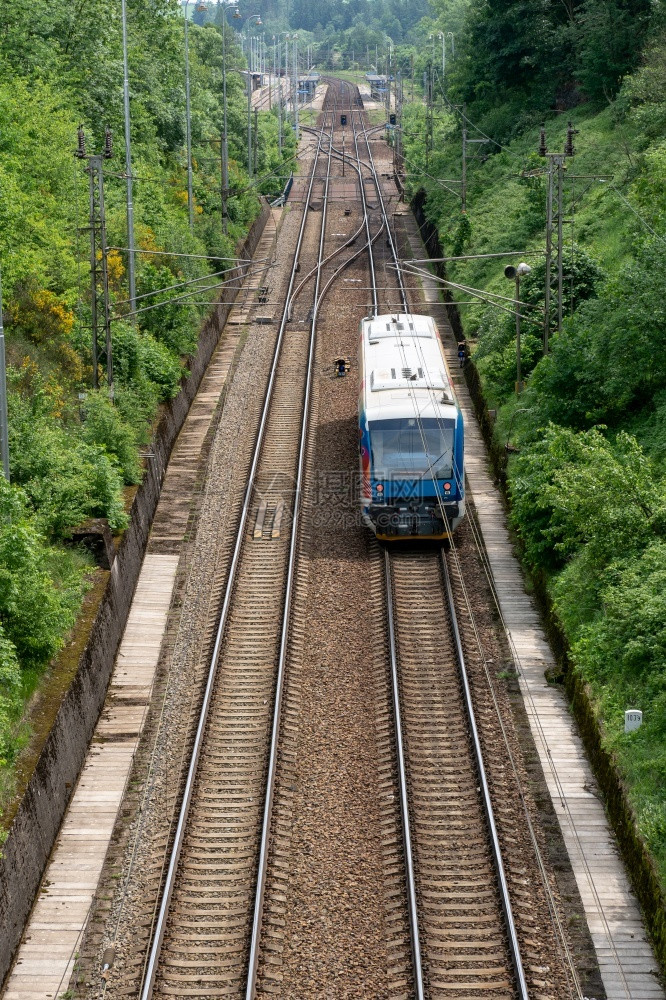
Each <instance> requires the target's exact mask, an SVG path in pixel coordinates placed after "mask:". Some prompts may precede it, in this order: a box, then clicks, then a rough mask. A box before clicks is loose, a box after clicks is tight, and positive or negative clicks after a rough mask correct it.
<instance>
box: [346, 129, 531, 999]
mask: <svg viewBox="0 0 666 1000" xmlns="http://www.w3.org/2000/svg"><path fill="white" fill-rule="evenodd" d="M369 131H372V130H365V141H366V145H367V148H368V156H369V159H370V163H371V164H372V172H373V176H374V180H375V185H376V188H377V195H378V198H379V202H380V206H381V211H382V216H383V218H384V223H385V226H386V229H387V232H388V235H389V245H390V248H391V255H392V257H393V261H394V264H395V266H396V271H397V276H398V282H399V284H400V292H401V297H402V301H403V306H404V308H405V312H408V311H409V305H408V298H407V290H406V288H405V285H404V282H403V280H402V274H401V268H400V260H399V258H398V253H397V250H396V246H395V242H394V240H393V234H392V233H391V228H390V225H389V221H388V215H387V212H386V205H385V202H384V198H383V194H382V190H381V184H380V181H379V177H378V175H377V168H376V166H375V161H374V157H373V155H372V150H371V148H370V142H369V140H368V132H369ZM384 557H385V571H386V593H387V604H388V622H389V643H390V653H391V669H392V674H393V667H394V664H395V662H396V653H395V649H396V645H395V631H394V619H393V606H392V588H391V586H390V584H391V569H390V556H389V553H388V551H385V553H384ZM441 564H442V573H443V578H444V585H445V590H446V596H447V603H448V606H449V612H450V616H451V628H452V631H453V637H454V642H455V647H456V658H457V661H458V669H459V672H460V677H461V683H462V687H463V695H464V701H465V708H466V712H467V717H468V722H469V728H470V734H471V736H472V744H473V748H474V758H475V762H476V767H477V773H478V777H479V782H480V788H481V793H482V802H483V809H484V813H485V816H486V822H487V824H488V831H489V835H490V841H491V847H492V855H493V865H494V868H495V872H496V875H497V879H498V882H499V885H500V904H501V907H502V912H503V914H504V920H505V924H506V930H507V934H508V938H509V953H510V958H511V963H512V965H513V970H514V974H515V977H516V982H517V985H518V990H519V997H520V1000H529V995H528V991H527V983H526V980H525V971H524V969H523V963H522V958H521V955H520V945H519V942H518V935H517V932H516V925H515V921H514V917H513V909H512V907H511V900H510V897H509V887H508V884H507V881H506V873H505V871H504V864H503V861H502V852H501V848H500V843H499V836H498V833H497V825H496V823H495V814H494V810H493V806H492V800H491V797H490V789H489V786H488V780H487V776H486V771H485V765H484V761H483V750H482V747H481V741H480V739H479V734H478V728H477V725H476V716H475V714H474V706H473V702H472V695H471V690H470V686H469V679H468V676H467V669H466V665H465V656H464V652H463V648H462V642H461V639H460V630H459V627H458V619H457V615H456V610H455V604H454V601H453V590H452V587H451V580H450V577H449V571H448V566H447V564H446V558H445V555H444V550H443V549H442V550H441ZM396 671H397V666H396ZM396 678H397V673H396V674H395V675H394V688H395V683H396ZM396 699H397V700H398V701H399V691H396V692H395V693H394V703H395V701H396ZM398 718H399V715H398V714H396V731H397V734H398V738H399V744H400V743H401V741H402V733H401V730H400V727H399V723H398ZM407 808H408V806H407ZM407 815H408V814H407ZM403 826H404V819H403Z"/></svg>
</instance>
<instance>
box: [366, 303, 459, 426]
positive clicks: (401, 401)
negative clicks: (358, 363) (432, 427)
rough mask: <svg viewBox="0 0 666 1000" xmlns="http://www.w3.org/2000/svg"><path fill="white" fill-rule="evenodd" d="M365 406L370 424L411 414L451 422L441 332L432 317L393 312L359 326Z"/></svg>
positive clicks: (452, 400) (451, 402) (451, 396)
mask: <svg viewBox="0 0 666 1000" xmlns="http://www.w3.org/2000/svg"><path fill="white" fill-rule="evenodd" d="M361 336H362V350H363V370H364V376H365V382H364V389H363V394H364V400H363V402H364V406H365V411H366V416H367V418H368V420H380V419H385V420H389V419H395V418H398V417H406V416H410V415H413V414H414V413H415V412H416V411H417V410H418V414H419V416H420V417H421V418H424V419H428V418H431V419H436V418H439V419H444V418H448V419H451V418H453V417H455V415H456V412H457V406H456V399H455V393H454V391H453V386H452V384H451V380H450V378H449V373H448V371H447V368H446V362H445V360H444V355H443V352H442V347H441V343H440V340H439V336H438V334H437V328H436V327H435V324H434V322H433V320H432V317H430V316H418V315H415V314H411V313H410V314H405V313H390V314H387V315H383V316H374V317H372V318H369V319H364V320H363V321H362V323H361Z"/></svg>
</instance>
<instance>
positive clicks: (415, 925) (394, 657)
mask: <svg viewBox="0 0 666 1000" xmlns="http://www.w3.org/2000/svg"><path fill="white" fill-rule="evenodd" d="M384 582H385V587H386V615H387V621H388V635H389V659H390V662H391V695H392V700H393V717H394V721H395V739H396V748H397V751H398V788H399V791H400V815H401V818H402V836H403V842H404V849H405V867H406V869H407V900H408V910H409V929H410V937H411V942H412V964H413V966H414V990H415V993H416V1000H425V990H424V986H423V962H422V959H421V943H420V937H419V913H418V904H417V901H416V878H415V875H414V856H413V852H412V833H411V829H410V825H409V796H408V792H407V768H406V766H405V748H404V742H403V738H402V713H401V709H400V683H399V680H398V654H397V644H396V641H395V620H394V617H393V575H392V573H391V557H390V556H389V553H388V550H387V549H384Z"/></svg>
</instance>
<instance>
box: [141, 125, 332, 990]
mask: <svg viewBox="0 0 666 1000" xmlns="http://www.w3.org/2000/svg"><path fill="white" fill-rule="evenodd" d="M323 139H324V132H323V130H322V133H321V135H320V137H319V141H318V143H317V149H316V151H315V156H314V160H313V164H312V170H311V172H310V179H309V184H308V192H307V198H306V201H305V207H304V210H303V218H302V220H301V226H300V230H299V233H298V239H297V242H296V250H295V253H294V261H293V264H292V269H291V275H290V279H289V286H288V290H287V296H286V299H285V306H284V309H283V312H282V318H281V321H280V327H279V331H278V337H277V341H276V345H275V350H274V352H273V361H272V364H271V371H270V376H269V380H268V385H267V388H266V395H265V398H264V404H263V408H262V411H261V418H260V422H259V429H258V431H257V437H256V440H255V446H254V453H253V456H252V464H251V467H250V472H249V475H248V479H247V486H246V488H245V494H244V497H243V505H242V508H241V514H240V519H239V524H238V532H237V535H236V542H235V545H234V550H233V555H232V559H231V563H230V566H229V573H228V577H227V583H226V588H225V594H224V601H223V604H222V610H221V613H220V619H219V623H218V627H217V632H216V635H215V645H214V647H213V653H212V656H211V659H210V665H209V668H208V677H207V680H206V689H205V692H204V697H203V701H202V705H201V710H200V715H199V722H198V725H197V731H196V735H195V739H194V744H193V747H192V756H191V758H190V765H189V769H188V773H187V779H186V782H185V789H184V792H183V799H182V802H181V807H180V812H179V816H178V824H177V827H176V833H175V836H174V842H173V846H172V848H171V856H170V859H169V868H168V870H167V875H166V879H165V883H164V888H163V890H162V899H161V903H160V909H159V914H158V917H157V921H156V924H155V929H154V932H153V937H152V943H151V949H150V956H149V959H148V965H147V967H146V971H145V974H144V977H143V980H142V984H141V994H140V1000H151V998H152V995H153V989H154V986H155V978H156V975H157V968H158V962H159V956H160V952H161V949H162V942H163V940H164V933H165V930H166V921H167V915H168V912H169V905H170V902H171V896H172V894H173V888H174V884H175V879H176V871H177V867H178V861H179V858H180V853H181V849H182V846H183V840H184V838H185V830H186V826H187V819H188V815H189V810H190V804H191V801H192V794H193V790H194V783H195V779H196V772H197V766H198V763H199V756H200V753H201V747H202V744H203V738H204V732H205V727H206V721H207V718H208V711H209V709H210V703H211V700H212V695H213V687H214V682H215V677H216V674H217V664H218V659H219V654H220V649H221V646H222V640H223V638H224V630H225V627H226V623H227V619H228V616H229V609H230V607H231V600H232V597H233V591H234V585H235V582H236V575H237V570H238V565H239V562H240V555H241V550H242V547H243V542H244V535H245V527H246V524H247V519H248V515H249V511H250V506H251V502H252V495H253V492H254V484H255V478H256V474H257V468H258V465H259V458H260V454H261V451H262V446H263V442H264V437H265V432H266V426H267V423H268V416H269V411H270V406H271V403H272V398H273V389H274V385H275V380H276V376H277V369H278V365H279V360H280V354H281V350H282V343H283V340H284V332H285V329H286V326H287V322H288V319H287V313H288V303H289V296H290V295H291V292H292V290H293V287H294V282H295V279H296V274H297V269H298V263H299V257H300V252H301V247H302V243H303V235H304V232H305V224H306V221H307V218H308V212H307V206H308V204H309V202H310V199H311V197H312V189H313V187H314V182H315V178H316V173H317V164H318V161H319V155H320V152H321V147H322V143H323Z"/></svg>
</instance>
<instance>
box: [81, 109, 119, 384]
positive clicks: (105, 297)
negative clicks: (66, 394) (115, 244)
mask: <svg viewBox="0 0 666 1000" xmlns="http://www.w3.org/2000/svg"><path fill="white" fill-rule="evenodd" d="M74 155H75V156H76V157H77V159H79V160H87V161H88V167H87V170H86V172H87V174H88V177H89V180H90V184H89V193H90V291H91V296H90V311H91V316H92V360H93V386H94V387H95V389H98V388H99V374H98V365H99V342H100V340H101V339H102V338H103V339H104V344H105V351H106V380H107V384H108V387H109V395H110V396H111V398H113V352H112V346H111V308H110V303H109V273H108V266H107V257H108V251H107V243H106V213H105V208H104V170H103V164H104V160H108V159H110V158H111V156H112V155H113V149H112V140H111V132H110V130H109V129H108V128H107V130H106V135H105V139H104V152H103V153H101V154H94V155H92V156H89V155H88V154H87V153H86V140H85V135H84V132H83V128H82V126H79V131H78V143H77V150H76V153H75V154H74Z"/></svg>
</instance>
